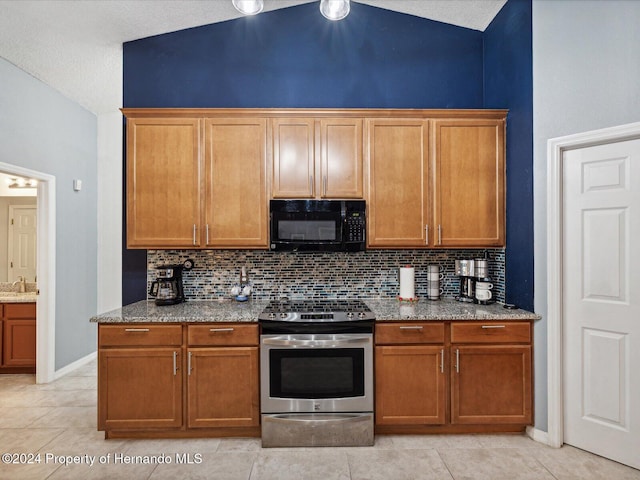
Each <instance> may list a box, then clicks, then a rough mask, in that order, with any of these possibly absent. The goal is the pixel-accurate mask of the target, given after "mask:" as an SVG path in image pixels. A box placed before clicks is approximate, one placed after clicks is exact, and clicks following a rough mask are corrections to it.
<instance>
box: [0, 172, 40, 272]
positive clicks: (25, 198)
mask: <svg viewBox="0 0 640 480" xmlns="http://www.w3.org/2000/svg"><path fill="white" fill-rule="evenodd" d="M36 212H37V188H36V186H35V182H33V183H31V179H27V178H21V177H19V176H17V175H11V174H6V173H0V282H14V281H15V280H17V279H18V277H19V276H23V277H24V278H25V279H26V281H27V282H28V283H31V282H35V281H36V218H37V216H36Z"/></svg>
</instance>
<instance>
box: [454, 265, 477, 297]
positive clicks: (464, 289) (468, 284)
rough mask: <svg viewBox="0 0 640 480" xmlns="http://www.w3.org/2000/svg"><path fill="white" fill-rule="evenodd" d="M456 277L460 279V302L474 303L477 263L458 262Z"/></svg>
mask: <svg viewBox="0 0 640 480" xmlns="http://www.w3.org/2000/svg"><path fill="white" fill-rule="evenodd" d="M456 275H458V276H459V277H460V294H459V295H458V296H457V297H456V300H458V301H459V302H469V303H471V302H473V301H474V300H475V296H474V295H475V282H476V277H475V262H474V261H473V260H471V259H470V260H456Z"/></svg>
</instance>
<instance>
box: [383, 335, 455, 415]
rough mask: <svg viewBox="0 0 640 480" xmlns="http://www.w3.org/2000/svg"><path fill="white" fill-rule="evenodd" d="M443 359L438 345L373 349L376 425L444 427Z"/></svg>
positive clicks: (444, 390)
mask: <svg viewBox="0 0 640 480" xmlns="http://www.w3.org/2000/svg"><path fill="white" fill-rule="evenodd" d="M443 356H444V347H439V346H429V345H411V346H378V347H376V358H375V362H376V397H375V398H376V424H378V425H398V424H399V425H442V424H444V422H445V413H446V389H445V378H446V375H445V373H444V363H443V362H444V359H443ZM400 392H401V393H400Z"/></svg>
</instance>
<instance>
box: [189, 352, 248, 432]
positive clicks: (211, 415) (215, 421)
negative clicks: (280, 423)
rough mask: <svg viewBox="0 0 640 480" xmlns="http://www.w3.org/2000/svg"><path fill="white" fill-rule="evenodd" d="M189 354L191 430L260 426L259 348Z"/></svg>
mask: <svg viewBox="0 0 640 480" xmlns="http://www.w3.org/2000/svg"><path fill="white" fill-rule="evenodd" d="M188 355H189V358H188V362H187V363H188V378H189V380H188V394H187V397H188V399H189V404H188V421H187V426H188V427H189V428H192V427H254V426H258V425H259V424H260V409H259V397H258V382H259V378H258V347H222V348H193V349H190V350H189V352H188Z"/></svg>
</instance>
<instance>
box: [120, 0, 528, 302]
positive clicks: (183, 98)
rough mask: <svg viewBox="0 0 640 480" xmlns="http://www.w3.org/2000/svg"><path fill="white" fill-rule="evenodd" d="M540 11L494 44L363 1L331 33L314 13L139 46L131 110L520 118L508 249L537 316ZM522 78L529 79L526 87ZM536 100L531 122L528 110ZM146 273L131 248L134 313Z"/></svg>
mask: <svg viewBox="0 0 640 480" xmlns="http://www.w3.org/2000/svg"><path fill="white" fill-rule="evenodd" d="M530 2H531V0H509V2H508V3H507V5H506V6H505V7H504V8H503V10H502V11H501V13H500V14H499V17H498V18H496V20H495V21H494V22H493V24H492V25H491V27H490V29H489V30H488V31H487V32H485V33H483V32H479V31H475V30H470V29H466V28H462V27H456V26H453V25H449V24H444V23H440V22H435V21H432V20H427V19H423V18H419V17H415V16H412V15H405V14H402V13H397V12H392V11H389V10H384V9H380V8H375V7H371V6H368V5H363V4H360V3H356V2H352V4H351V13H350V14H349V16H348V17H347V18H345V19H344V20H341V21H339V22H330V21H328V20H326V19H325V18H324V17H322V15H321V14H320V12H319V11H318V3H317V2H312V3H308V4H303V5H299V6H296V7H291V8H286V9H281V10H275V11H271V12H265V13H261V14H259V15H256V16H253V17H243V18H239V19H236V20H231V21H228V22H222V23H217V24H213V25H206V26H203V27H197V28H192V29H188V30H183V31H179V32H173V33H169V34H165V35H159V36H155V37H150V38H145V39H141V40H136V41H132V42H128V43H125V44H124V85H123V88H124V99H123V104H124V106H125V107H128V108H133V107H149V108H160V107H194V108H206V107H209V108H216V107H220V108H222V107H227V108H249V107H262V108H305V107H306V108H323V107H325V108H494V107H495V108H508V109H510V110H511V109H514V110H515V111H513V112H512V113H510V116H509V122H508V129H507V159H508V169H509V172H508V185H507V192H508V210H507V212H508V213H507V215H508V224H507V239H508V251H509V252H510V255H511V254H512V255H514V259H513V260H510V259H509V258H507V262H508V263H507V275H508V277H507V280H508V285H507V295H508V298H507V299H508V301H512V302H516V303H518V304H519V305H521V306H523V307H525V308H533V292H532V288H533V273H532V272H533V267H532V264H531V268H530V269H529V270H527V268H529V256H531V257H532V251H533V245H532V240H527V239H526V237H527V234H528V233H529V232H531V230H532V228H533V219H532V215H530V213H532V212H529V210H532V208H531V205H532V198H531V196H532V193H531V184H532V173H531V169H532V151H531V149H532V130H531V118H530V114H531V105H530V103H531V78H530V77H531V74H530V72H531V3H530ZM512 4H513V5H512ZM527 5H528V17H526V15H525V16H522V14H521V13H518V12H521V10H522V9H523V6H527ZM512 9H513V10H515V12H516V13H514V14H513V16H514V17H515V19H516V20H518V21H524V22H525V23H526V21H528V24H527V25H524V29H522V30H517V29H514V26H517V27H522V26H521V25H520V24H518V23H517V22H516V21H514V20H510V19H511V17H512V14H509V12H511V10H512ZM505 12H506V14H505ZM505 15H506V17H507V18H505V19H503V18H502V17H503V16H505ZM525 17H526V18H525ZM514 24H515V25H514ZM503 40H505V41H508V42H511V43H512V44H511V45H509V46H505V45H501V43H500V42H502V41H503ZM521 49H524V50H521ZM527 62H528V65H527ZM523 65H524V66H523ZM521 69H523V70H526V71H528V72H529V77H528V78H529V80H528V82H523V81H520V80H519V79H518V81H517V82H515V83H514V82H513V80H514V78H515V79H517V77H519V75H520V73H519V72H520V71H521ZM493 70H496V71H495V72H493ZM525 76H526V75H525ZM527 88H528V91H522V89H525V90H526V89H527ZM526 98H528V100H527V101H528V102H529V104H528V108H529V110H528V113H527V111H526V108H524V107H521V106H520V105H521V104H522V103H526V101H524V100H525V99H526ZM512 102H514V104H513V106H512ZM527 115H528V116H527ZM527 149H528V151H526V150H527ZM512 157H517V158H515V159H514V158H512ZM511 175H514V176H513V177H511ZM519 185H524V187H519ZM519 189H521V190H522V191H520V192H518V190H519ZM512 202H518V203H519V205H515V204H514V205H512ZM523 211H524V212H525V214H524V216H522V215H523ZM519 219H521V220H519ZM125 221H126V220H125ZM125 225H126V223H125ZM519 226H522V228H523V229H524V230H526V231H525V232H524V233H521V231H520V230H519ZM528 238H529V239H532V238H533V235H532V234H531V236H530V237H528ZM531 260H532V259H531ZM510 268H513V269H514V270H513V272H509V269H510ZM145 273H146V255H145V252H144V251H138V250H127V249H126V248H125V249H124V250H123V304H127V303H131V302H134V301H137V300H140V299H143V298H146V292H145V285H146V282H142V281H141V278H142V277H143V276H144V275H145Z"/></svg>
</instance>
